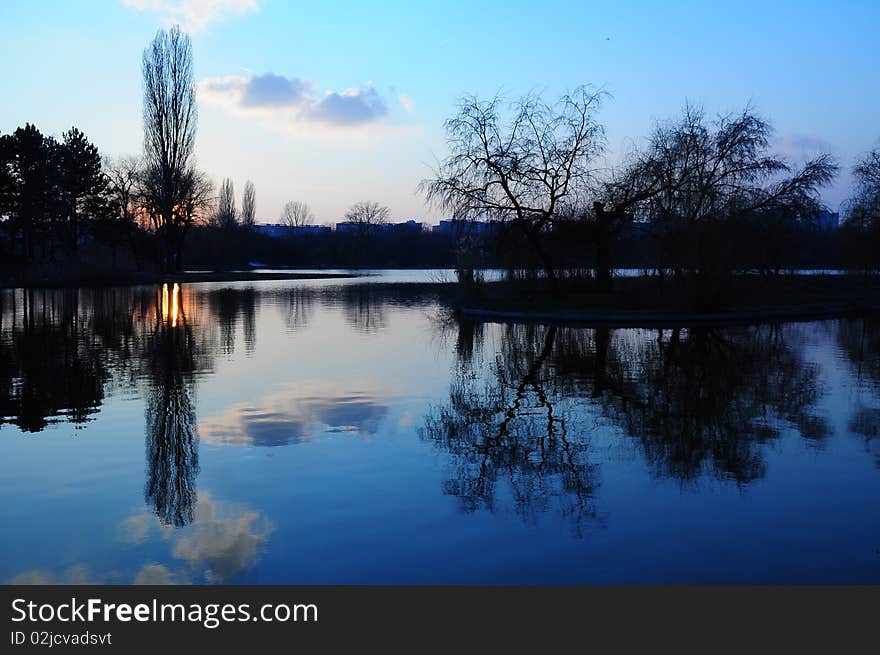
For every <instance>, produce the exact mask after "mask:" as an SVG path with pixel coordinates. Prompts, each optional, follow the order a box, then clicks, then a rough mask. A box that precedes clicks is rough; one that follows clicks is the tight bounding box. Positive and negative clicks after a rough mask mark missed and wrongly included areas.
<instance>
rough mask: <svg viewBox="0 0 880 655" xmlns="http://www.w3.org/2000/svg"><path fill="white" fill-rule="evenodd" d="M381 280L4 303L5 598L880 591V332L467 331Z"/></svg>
mask: <svg viewBox="0 0 880 655" xmlns="http://www.w3.org/2000/svg"><path fill="white" fill-rule="evenodd" d="M376 273H377V274H376V275H375V276H373V277H370V278H367V279H351V280H338V281H333V280H320V281H317V280H316V281H296V282H288V281H284V282H270V281H263V282H248V283H217V284H192V285H166V286H157V287H116V288H105V289H66V290H28V291H24V290H21V289H19V290H0V526H2V528H0V529H2V558H0V580H2V581H3V582H6V583H11V582H20V583H95V584H130V583H226V584H239V583H241V584H385V583H389V584H390V583H395V584H398V583H400V584H410V583H427V584H435V583H444V584H445V583H463V584H484V583H563V584H568V583H874V584H876V583H880V319H878V318H865V319H841V320H830V321H821V322H803V323H786V324H774V325H760V326H751V327H749V326H737V327H730V328H717V329H712V328H699V329H696V328H695V329H686V328H682V329H677V330H672V329H663V330H657V329H650V330H649V329H607V328H598V329H593V328H585V327H573V326H563V325H560V326H545V325H528V324H519V325H505V324H498V323H472V322H463V321H460V320H456V319H455V318H453V317H452V316H451V315H450V313H449V312H447V311H446V310H445V309H444V307H443V306H442V305H441V304H440V301H439V300H438V298H437V297H435V296H432V295H431V294H430V292H429V291H426V290H425V287H424V285H419V290H418V291H417V292H416V291H412V290H409V289H408V284H407V283H409V282H419V281H422V282H423V281H432V280H439V279H443V278H444V276H446V275H448V274H444V273H435V272H428V271H424V272H414V271H404V272H376ZM390 282H396V283H395V284H389V283H390Z"/></svg>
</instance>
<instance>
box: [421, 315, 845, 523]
mask: <svg viewBox="0 0 880 655" xmlns="http://www.w3.org/2000/svg"><path fill="white" fill-rule="evenodd" d="M455 329H456V330H457V336H456V352H457V354H458V358H457V364H456V370H455V372H454V374H453V381H452V384H451V386H450V392H449V399H448V401H447V402H445V403H444V404H442V405H440V406H437V407H435V408H433V409H432V410H431V411H430V412H429V414H428V416H427V418H426V420H425V424H424V426H423V428H422V436H423V437H424V438H426V439H428V440H430V441H431V442H433V443H434V444H436V445H437V446H438V447H439V448H440V449H442V450H443V451H444V452H446V453H448V454H449V455H450V457H451V460H450V461H451V467H450V468H451V474H450V477H449V480H448V481H447V482H446V483H445V491H446V493H448V494H451V495H454V496H456V497H458V498H459V499H460V501H461V504H462V507H463V508H464V509H465V510H467V511H474V510H476V509H479V508H487V509H495V508H496V507H497V506H498V505H499V496H500V494H499V491H498V488H499V485H500V484H502V482H503V484H504V485H505V487H506V491H507V492H509V496H510V497H511V498H512V500H513V503H514V506H515V508H516V510H517V512H519V513H520V514H521V515H523V516H524V517H529V518H534V517H535V515H536V514H537V513H540V512H545V511H548V510H549V509H551V506H552V505H554V504H555V505H557V506H558V509H560V510H561V511H562V513H563V514H565V515H567V516H570V517H572V518H573V519H574V523H576V524H577V523H579V522H580V521H581V520H582V519H583V518H584V517H595V516H596V509H595V505H594V494H595V492H596V490H597V487H598V481H597V480H598V470H597V465H596V464H595V463H591V462H590V459H591V457H590V456H591V453H590V437H591V435H595V434H598V433H596V432H594V430H597V429H603V430H611V431H612V432H613V431H616V430H620V431H622V432H623V433H624V434H625V435H627V436H629V437H630V438H632V439H634V440H635V442H636V443H637V444H638V445H639V450H640V451H641V453H642V455H643V457H644V459H645V460H646V461H647V463H648V464H649V465H650V466H651V468H652V469H653V471H654V473H655V474H656V475H659V476H662V477H671V478H675V479H678V480H680V481H693V480H696V479H698V478H700V477H705V476H711V477H716V478H718V479H722V480H730V481H733V482H735V483H736V484H739V485H745V484H748V483H749V482H751V481H753V480H755V479H758V478H760V477H762V476H763V475H764V474H765V472H766V464H765V461H764V452H763V444H766V443H768V442H770V441H772V440H775V439H777V438H779V437H780V436H781V435H782V434H783V433H784V432H785V431H789V430H793V431H796V432H797V433H798V434H799V435H800V436H801V437H802V438H804V439H806V440H809V441H810V443H816V444H821V442H822V439H824V438H825V436H826V435H827V434H828V433H829V431H830V428H829V427H828V425H827V422H826V420H825V419H824V418H823V417H822V416H821V415H820V414H819V413H818V412H817V410H816V403H817V400H818V399H819V398H820V396H821V394H822V390H821V386H820V385H819V383H818V369H817V367H816V366H815V365H814V364H812V363H809V362H807V361H805V360H804V358H803V356H802V353H803V344H801V343H800V342H799V338H800V337H799V335H798V332H797V330H796V329H795V328H784V327H777V326H756V327H745V328H726V329H724V330H723V331H722V330H713V329H707V328H702V329H691V330H687V329H676V330H657V331H649V330H631V329H627V330H610V329H607V328H597V329H592V328H590V329H588V328H576V327H561V326H558V327H553V326H540V325H505V326H498V325H487V326H479V325H476V324H474V323H471V322H468V321H458V322H456V324H455ZM486 331H491V332H492V333H493V334H494V336H495V340H494V341H497V343H494V345H493V346H491V348H494V350H496V351H497V352H496V353H495V354H494V361H491V358H492V355H490V354H489V353H487V351H488V350H489V349H490V347H488V346H486V345H484V343H483V340H484V333H485V332H486ZM486 341H487V343H489V342H490V341H492V340H488V339H487V340H486ZM487 358H489V359H490V361H489V362H488V365H486V364H487V362H486V359H487ZM602 417H604V418H603V419H602ZM597 419H602V420H601V421H600V420H597ZM603 423H604V424H603ZM609 423H610V424H609ZM599 426H601V428H600V427H599ZM593 459H595V458H593Z"/></svg>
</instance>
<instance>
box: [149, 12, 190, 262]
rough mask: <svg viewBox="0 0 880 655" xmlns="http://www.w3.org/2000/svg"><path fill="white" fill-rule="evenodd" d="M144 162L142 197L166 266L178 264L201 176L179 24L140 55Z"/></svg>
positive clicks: (185, 41) (186, 40) (186, 42)
mask: <svg viewBox="0 0 880 655" xmlns="http://www.w3.org/2000/svg"><path fill="white" fill-rule="evenodd" d="M143 81H144V116H143V118H144V160H145V171H144V175H143V176H142V182H141V189H140V191H141V193H140V195H141V201H142V203H143V206H144V208H145V209H146V211H147V212H148V213H149V216H150V219H151V222H152V224H153V228H154V229H155V231H156V234H157V236H158V243H159V260H160V264H161V266H162V267H163V268H165V269H166V270H178V269H179V268H180V267H181V264H182V262H181V261H180V258H179V256H180V254H181V251H182V247H183V240H184V237H185V235H186V232H187V230H188V229H189V227H190V225H191V220H192V216H191V215H187V214H186V212H185V211H182V208H183V207H192V206H194V205H195V204H198V203H194V202H193V200H194V198H193V197H192V196H193V194H194V193H196V191H197V190H198V187H199V186H200V184H199V177H200V176H199V175H198V174H197V173H196V172H195V170H194V167H193V150H194V147H195V136H196V120H197V108H196V96H195V85H194V77H193V57H192V42H191V40H190V37H189V36H188V35H186V34H184V33H183V32H181V31H180V28H179V27H178V26H175V27H172V28H171V29H170V30H169V31H165V30H160V31H159V32H158V33H157V34H156V38H155V39H153V42H152V43H151V44H150V46H149V47H148V48H147V49H146V50H145V51H144V56H143Z"/></svg>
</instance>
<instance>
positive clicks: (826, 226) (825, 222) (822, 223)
mask: <svg viewBox="0 0 880 655" xmlns="http://www.w3.org/2000/svg"><path fill="white" fill-rule="evenodd" d="M813 225H814V226H815V227H816V229H817V230H819V231H820V232H831V231H833V230H836V229H837V228H839V227H840V214H839V213H838V212H833V211H831V210H829V209H820V210H819V211H817V212H816V213H815V214H813Z"/></svg>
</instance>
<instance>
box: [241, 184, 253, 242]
mask: <svg viewBox="0 0 880 655" xmlns="http://www.w3.org/2000/svg"><path fill="white" fill-rule="evenodd" d="M256 222H257V191H256V189H255V188H254V183H253V182H251V181H250V180H248V181H247V182H245V183H244V193H243V194H242V196H241V225H242V227H244V228H245V229H247V230H250V229H253V227H254V225H256Z"/></svg>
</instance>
